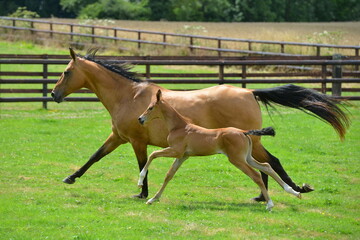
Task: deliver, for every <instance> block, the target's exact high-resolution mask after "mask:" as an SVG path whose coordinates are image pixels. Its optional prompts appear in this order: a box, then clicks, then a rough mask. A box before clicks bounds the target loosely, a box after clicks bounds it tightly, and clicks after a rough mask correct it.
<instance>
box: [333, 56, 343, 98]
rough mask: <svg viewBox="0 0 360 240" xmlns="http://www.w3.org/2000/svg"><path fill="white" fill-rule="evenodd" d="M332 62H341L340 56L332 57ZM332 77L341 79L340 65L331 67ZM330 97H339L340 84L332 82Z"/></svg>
mask: <svg viewBox="0 0 360 240" xmlns="http://www.w3.org/2000/svg"><path fill="white" fill-rule="evenodd" d="M332 59H333V60H341V59H342V56H341V54H335V55H333V57H332ZM332 77H333V78H342V65H333V66H332ZM331 91H332V95H333V96H337V97H339V96H341V82H333V83H332V88H331Z"/></svg>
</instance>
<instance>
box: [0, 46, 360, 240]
mask: <svg viewBox="0 0 360 240" xmlns="http://www.w3.org/2000/svg"><path fill="white" fill-rule="evenodd" d="M3 45H5V44H3ZM7 46H9V45H7ZM26 46H28V50H29V52H33V51H34V50H33V49H32V48H35V47H33V46H32V45H25V48H26ZM5 48H7V49H9V48H10V47H5ZM6 51H7V52H9V51H8V50H3V52H6ZM17 51H18V53H20V50H17ZM43 51H44V50H43ZM49 53H50V52H49ZM61 53H62V52H61ZM65 53H67V50H66V51H65ZM351 104H352V105H350V106H348V111H349V113H350V114H351V118H352V125H351V127H350V129H349V132H348V134H347V136H346V140H345V141H344V142H341V141H340V140H339V139H338V137H337V136H336V133H335V132H334V131H333V130H332V128H331V127H330V126H328V125H326V124H324V123H323V122H321V121H319V120H318V119H316V118H314V117H311V116H308V115H306V114H304V113H302V112H299V111H296V110H291V109H288V108H281V107H279V108H277V111H271V114H270V115H269V114H268V113H267V112H266V110H265V109H263V117H264V124H263V126H273V127H274V128H275V129H276V131H277V136H276V137H275V138H271V137H264V138H263V142H264V145H265V146H266V147H267V148H268V149H269V151H270V152H271V153H273V154H274V155H275V156H277V157H278V158H279V159H280V160H281V162H282V164H283V166H284V168H285V170H286V171H287V172H288V173H289V175H290V176H291V177H292V179H293V180H294V181H295V182H296V183H297V184H302V183H303V182H306V183H309V184H311V185H312V186H313V187H314V188H315V191H314V192H311V193H307V194H303V199H302V200H299V199H297V198H295V197H293V196H290V195H289V194H287V193H285V192H284V191H283V190H282V189H280V187H279V186H278V185H277V184H276V183H275V182H274V181H273V180H270V181H269V188H270V191H269V193H270V196H271V198H272V200H273V201H274V204H275V207H274V209H273V211H272V212H270V213H269V212H267V211H266V210H265V205H264V204H260V203H254V202H252V201H251V200H250V199H251V198H252V197H254V196H257V195H258V194H259V190H258V187H257V186H256V185H255V184H254V183H253V182H252V181H251V180H250V179H248V177H247V176H245V175H244V174H243V173H241V172H240V171H238V170H237V169H236V168H235V167H233V166H232V165H231V164H230V163H228V161H227V159H226V157H224V156H221V155H214V156H211V157H193V158H190V159H188V160H187V161H186V162H185V163H184V164H183V166H182V168H181V169H180V170H179V171H178V173H177V174H176V175H175V177H174V179H173V180H172V181H171V183H170V184H169V186H168V188H167V189H166V190H165V192H164V194H163V197H162V199H161V201H160V202H159V203H155V204H153V205H151V206H148V205H146V204H145V200H139V199H133V198H132V197H131V196H132V195H134V194H137V193H139V189H138V188H137V180H138V174H139V170H138V166H137V163H136V160H135V155H134V153H133V151H132V149H131V146H130V145H129V144H126V145H122V146H121V147H119V148H118V149H116V150H115V151H114V152H113V153H111V154H110V155H108V156H106V157H105V158H103V159H102V160H101V161H100V162H98V163H96V164H95V165H94V166H93V167H92V168H91V169H90V170H89V171H88V172H87V173H86V174H85V175H84V176H83V177H82V178H80V179H78V180H77V182H76V183H75V184H74V185H66V184H64V183H62V179H63V178H64V177H66V176H68V175H69V174H71V173H73V172H74V171H75V170H77V169H78V168H79V167H80V166H82V165H83V164H84V163H85V162H86V161H87V160H88V158H89V157H90V156H91V155H92V154H93V153H94V152H95V151H96V150H97V149H98V147H100V145H101V144H102V143H103V141H104V140H105V139H106V137H107V136H108V134H109V133H110V125H111V122H110V121H111V120H110V116H109V114H108V113H107V112H106V110H105V109H104V108H103V107H102V105H101V104H100V103H70V102H65V103H62V104H60V105H58V104H55V103H49V109H48V110H42V109H40V107H41V106H40V104H39V103H16V104H14V103H1V105H0V128H1V132H0V161H1V167H0V181H1V182H0V184H1V185H0V186H1V187H0V214H1V216H2V218H1V220H0V236H1V239H21V240H22V239H145V238H147V239H148V238H150V239H259V238H261V239H359V238H360V218H359V214H360V211H359V208H358V204H359V199H360V187H359V186H360V185H359V183H360V182H359V180H360V178H359V173H360V165H359V163H358V160H359V156H360V145H359V143H360V137H359V132H360V121H359V118H360V111H359V107H360V104H359V103H358V102H351ZM154 149H156V148H154V147H151V148H149V150H148V152H149V153H150V152H151V151H153V150H154ZM171 163H172V161H171V160H170V159H167V158H160V159H157V160H155V161H154V162H153V164H152V166H151V167H150V170H149V171H150V173H149V174H150V175H149V188H150V196H153V194H154V193H155V191H156V190H157V189H158V188H159V186H160V184H161V183H162V182H163V178H164V176H165V173H166V171H167V170H168V168H169V166H170V165H171Z"/></svg>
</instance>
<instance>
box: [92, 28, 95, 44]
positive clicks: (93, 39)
mask: <svg viewBox="0 0 360 240" xmlns="http://www.w3.org/2000/svg"><path fill="white" fill-rule="evenodd" d="M91 35H92V37H91V42H92V43H93V44H94V43H95V27H91Z"/></svg>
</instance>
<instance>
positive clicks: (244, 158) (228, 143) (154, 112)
mask: <svg viewBox="0 0 360 240" xmlns="http://www.w3.org/2000/svg"><path fill="white" fill-rule="evenodd" d="M161 95H162V93H161V90H159V91H158V92H157V94H156V101H154V102H152V103H151V104H150V105H149V107H148V109H147V110H146V111H145V112H144V113H143V114H142V115H141V116H140V117H139V122H140V123H141V124H144V123H145V122H146V121H150V120H153V119H156V118H163V119H164V120H165V122H166V124H167V128H168V130H169V135H168V137H167V141H168V144H169V147H167V148H165V149H162V150H158V151H154V152H153V153H152V154H151V155H150V156H149V159H148V161H147V163H146V165H145V167H144V168H143V169H142V171H141V173H140V178H139V182H138V186H139V187H142V185H143V180H144V178H145V176H146V173H147V170H148V168H149V165H150V164H151V162H152V160H154V159H155V158H158V157H174V158H176V159H175V161H174V163H173V165H172V166H171V168H170V170H169V171H168V173H167V175H166V178H165V180H164V183H163V185H162V187H161V188H160V190H159V191H158V192H157V193H156V195H155V196H154V197H153V198H151V199H149V200H148V201H147V202H146V203H147V204H151V203H153V202H154V201H156V200H158V199H160V197H161V194H162V192H163V191H164V189H165V187H166V185H167V184H168V182H169V181H170V180H171V179H172V178H173V176H174V174H175V173H176V171H177V170H178V169H179V167H180V166H181V164H182V163H183V162H184V161H185V160H186V159H187V158H188V157H189V156H208V155H213V154H217V153H223V154H225V155H226V156H227V157H228V159H229V161H230V162H231V163H232V164H233V165H235V166H236V167H237V168H239V169H240V170H242V171H243V172H244V173H245V174H246V175H248V176H249V177H250V178H251V179H252V180H253V181H254V182H255V183H256V184H257V185H258V186H259V187H260V189H261V192H262V194H263V195H264V197H265V200H266V202H267V206H266V209H267V210H271V208H272V207H273V206H274V204H273V202H272V201H271V199H270V197H269V195H268V192H267V190H266V188H265V185H264V183H263V181H262V179H261V177H260V174H259V173H258V172H257V171H255V170H254V169H253V168H252V167H254V168H256V169H259V170H261V171H262V172H264V173H266V174H268V175H270V176H271V177H273V178H274V179H275V180H276V181H277V182H278V183H279V184H280V186H282V187H283V188H284V190H285V191H286V192H288V193H291V194H293V195H295V196H297V197H298V198H301V195H300V193H299V192H296V191H294V190H293V189H292V188H291V187H290V186H289V185H287V184H286V183H285V182H284V181H283V180H281V178H280V177H279V176H278V175H277V174H276V173H275V172H274V170H273V169H272V168H271V166H270V165H269V164H268V163H260V162H258V161H256V160H255V159H254V158H252V156H251V149H252V142H251V139H250V137H249V136H248V135H257V136H260V135H272V136H274V135H275V132H274V130H273V129H272V128H264V129H262V130H250V131H243V130H240V129H237V128H230V127H229V128H219V129H206V128H203V127H200V126H197V125H194V124H192V123H190V122H189V121H188V120H187V119H185V118H184V117H183V116H182V115H180V114H179V113H178V112H177V111H176V110H175V109H174V108H172V107H171V106H170V105H169V104H168V103H167V102H165V101H164V100H163V99H162V96H161Z"/></svg>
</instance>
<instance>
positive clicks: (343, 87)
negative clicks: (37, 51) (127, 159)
mask: <svg viewBox="0 0 360 240" xmlns="http://www.w3.org/2000/svg"><path fill="white" fill-rule="evenodd" d="M98 58H102V59H107V60H110V61H111V62H113V63H124V62H127V63H132V64H135V65H143V66H144V71H143V72H140V73H139V75H140V76H142V77H143V78H145V79H147V80H148V81H150V82H154V83H158V84H164V83H167V84H194V83H197V84H240V85H241V86H242V87H246V85H247V84H261V83H265V84H275V83H276V84H287V83H294V84H300V83H307V84H309V83H311V84H315V85H311V86H314V89H317V90H319V91H321V92H322V93H325V94H326V93H328V92H331V93H332V95H335V96H337V97H339V98H341V99H349V100H360V95H359V92H360V88H359V86H360V85H359V83H360V72H359V71H356V70H355V69H356V66H359V65H360V59H359V58H357V57H346V58H345V59H341V56H335V57H315V56H313V57H270V56H268V57H264V56H263V57H254V56H247V57H222V58H219V57H170V56H162V57H160V56H156V57H155V56H153V57H152V56H147V57H133V56H132V57H113V56H98ZM333 58H336V59H333ZM68 62H69V56H66V55H46V54H45V55H13V54H1V55H0V86H1V87H0V94H2V96H0V102H42V103H43V107H44V108H46V107H47V102H49V101H52V99H51V97H49V93H50V91H51V89H52V87H53V86H54V83H56V82H57V80H58V78H59V76H60V75H61V72H60V71H49V66H51V65H63V66H64V68H65V65H66V64H68ZM10 65H22V66H23V69H22V70H21V71H11V70H10V69H11V67H9V66H10ZM29 65H35V66H38V67H37V69H39V70H38V71H34V70H32V71H30V70H27V66H29ZM157 65H166V66H174V65H179V66H210V68H208V69H210V70H211V71H209V73H203V71H202V73H200V72H199V73H171V72H168V73H164V72H162V73H157V72H154V71H152V67H153V66H157ZM268 66H272V69H271V71H265V70H264V67H268ZM61 69H62V70H63V68H62V67H61ZM254 69H259V71H255V70H254ZM289 69H290V70H289ZM29 84H32V85H30V86H31V88H29V87H25V85H29ZM36 85H39V86H40V87H39V88H37V89H34V86H36ZM6 86H8V87H6ZM187 86H189V85H187ZM28 93H32V94H31V97H24V94H25V95H26V94H28ZM78 93H89V91H88V90H85V89H82V90H80V91H79V92H78ZM343 93H346V94H345V96H344V95H343ZM4 94H5V95H6V96H4ZM34 94H39V96H36V97H34V96H33V95H34ZM19 95H20V96H19ZM84 96H85V97H68V98H66V100H67V101H98V99H97V98H96V97H94V96H92V95H90V96H89V95H88V94H87V95H84Z"/></svg>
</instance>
